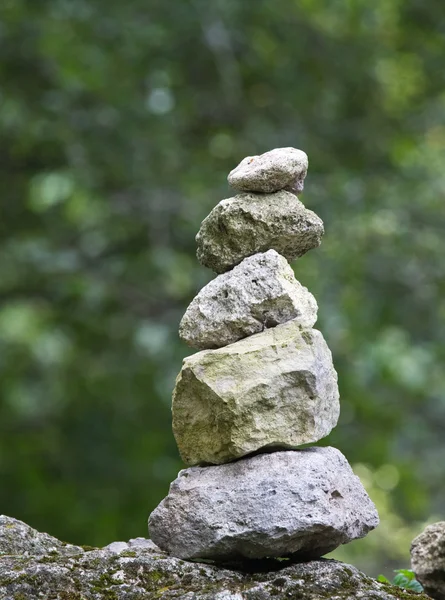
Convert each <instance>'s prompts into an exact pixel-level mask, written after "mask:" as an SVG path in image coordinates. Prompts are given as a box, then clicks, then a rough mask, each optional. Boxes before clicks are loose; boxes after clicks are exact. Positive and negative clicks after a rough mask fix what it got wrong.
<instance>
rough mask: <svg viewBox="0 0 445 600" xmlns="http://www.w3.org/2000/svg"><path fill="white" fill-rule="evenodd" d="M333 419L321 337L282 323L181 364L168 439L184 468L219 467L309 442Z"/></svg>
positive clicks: (331, 384)
mask: <svg viewBox="0 0 445 600" xmlns="http://www.w3.org/2000/svg"><path fill="white" fill-rule="evenodd" d="M339 412H340V405H339V393H338V387H337V373H336V372H335V370H334V367H333V364H332V355H331V352H330V350H329V348H328V346H327V344H326V342H325V341H324V339H323V336H322V334H321V333H320V332H319V331H317V330H315V329H304V330H300V327H299V324H298V322H297V321H288V322H287V323H284V324H282V325H277V326H276V327H274V328H272V329H267V330H266V331H264V332H263V333H258V334H256V335H253V336H251V337H248V338H245V339H244V340H240V341H239V342H236V343H235V344H231V345H230V346H226V347H224V348H219V349H218V350H203V351H201V352H198V353H196V354H194V355H192V356H189V357H188V358H186V359H185V360H184V364H183V367H182V370H181V372H180V374H179V376H178V378H177V380H176V387H175V390H174V392H173V433H174V435H175V438H176V442H177V444H178V448H179V452H180V454H181V457H182V459H183V461H184V462H185V463H186V464H187V465H196V464H209V463H210V464H220V463H224V462H228V461H231V460H234V459H237V458H240V457H241V456H244V455H246V454H249V453H251V452H256V451H258V450H264V449H266V448H296V447H297V446H300V445H302V444H308V443H312V442H316V441H318V440H320V439H321V438H323V437H325V436H326V435H328V434H329V433H330V431H331V430H332V429H333V428H334V427H335V425H336V424H337V421H338V416H339Z"/></svg>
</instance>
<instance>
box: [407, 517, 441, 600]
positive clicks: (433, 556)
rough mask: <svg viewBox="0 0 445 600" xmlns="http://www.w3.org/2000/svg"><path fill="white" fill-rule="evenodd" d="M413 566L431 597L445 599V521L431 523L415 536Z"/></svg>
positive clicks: (412, 548) (412, 555) (412, 549)
mask: <svg viewBox="0 0 445 600" xmlns="http://www.w3.org/2000/svg"><path fill="white" fill-rule="evenodd" d="M411 568H412V570H413V571H414V573H415V574H416V578H417V579H418V581H420V583H421V584H422V585H423V587H424V588H425V592H426V593H427V594H428V595H429V596H431V598H435V599H436V600H445V521H439V522H438V523H434V524H433V525H429V526H428V527H427V528H426V529H425V531H423V532H422V533H421V534H420V535H418V536H417V537H416V538H415V540H414V541H413V543H412V545H411Z"/></svg>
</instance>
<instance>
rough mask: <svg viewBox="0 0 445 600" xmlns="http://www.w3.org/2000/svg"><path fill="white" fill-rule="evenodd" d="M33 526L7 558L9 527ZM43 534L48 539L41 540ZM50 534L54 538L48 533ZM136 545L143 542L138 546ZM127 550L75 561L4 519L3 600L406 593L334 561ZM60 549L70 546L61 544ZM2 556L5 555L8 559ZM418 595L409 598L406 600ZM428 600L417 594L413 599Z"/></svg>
mask: <svg viewBox="0 0 445 600" xmlns="http://www.w3.org/2000/svg"><path fill="white" fill-rule="evenodd" d="M16 528H19V529H23V530H25V529H27V530H28V535H27V536H25V539H29V540H34V542H31V544H30V545H29V546H27V545H26V543H25V544H23V546H22V548H21V552H20V554H19V555H13V554H9V553H8V555H5V554H6V553H5V550H7V549H8V548H9V546H7V547H5V546H4V545H3V542H4V539H5V536H4V533H5V531H4V530H5V529H6V530H11V529H16ZM40 536H42V538H44V539H43V541H42V542H41V541H40V539H39V538H40ZM47 537H49V536H47ZM135 542H136V543H135ZM116 543H119V544H121V548H122V549H121V550H119V551H113V552H111V551H109V550H108V549H106V548H104V549H102V550H92V551H88V552H84V551H83V550H82V549H79V553H78V554H77V555H73V556H66V555H64V554H63V553H61V552H60V551H57V552H56V551H48V553H47V554H46V555H45V554H43V555H42V554H37V555H34V554H33V548H34V547H36V546H37V547H40V548H43V547H45V544H46V541H45V534H40V533H38V532H37V531H34V530H33V529H31V528H30V527H28V526H27V525H25V524H24V523H20V522H18V521H16V520H15V519H7V518H3V520H2V521H0V598H1V599H2V600H38V599H40V600H50V599H53V600H56V599H57V600H156V599H159V598H162V599H163V600H170V599H173V598H174V599H178V600H179V599H181V600H269V599H270V598H274V599H275V600H285V599H286V600H287V599H289V598H295V599H296V598H298V599H299V600H328V599H329V600H354V599H360V600H397V599H400V598H401V596H400V592H401V590H400V588H395V587H392V586H389V585H385V584H381V583H378V582H377V581H375V580H374V579H371V578H370V577H367V576H366V575H364V574H363V573H360V572H359V571H357V569H355V568H354V567H352V566H350V565H346V564H343V563H340V562H337V561H335V560H317V561H313V562H308V563H302V564H291V563H290V562H289V561H283V562H272V561H270V562H267V563H266V562H262V563H259V564H258V565H257V566H256V567H255V568H254V569H252V567H250V569H249V570H246V569H244V570H243V568H242V567H243V566H242V565H237V570H235V571H233V570H230V569H227V568H224V569H222V568H220V567H216V566H212V565H207V564H201V563H197V564H196V563H190V562H185V561H183V560H180V559H177V558H172V557H169V556H168V555H167V554H165V553H164V552H162V551H161V550H160V549H159V548H157V547H156V546H155V545H154V544H153V543H152V542H150V541H149V540H142V539H140V538H138V540H133V542H130V543H128V544H126V543H125V542H115V543H114V544H116ZM56 547H57V548H62V547H64V546H63V543H62V542H58V544H57V545H56ZM2 552H3V556H2ZM405 597H406V598H408V597H410V598H411V596H410V595H409V596H408V595H406V596H404V598H405ZM414 598H416V599H417V600H428V598H427V596H424V595H416V596H413V600H414Z"/></svg>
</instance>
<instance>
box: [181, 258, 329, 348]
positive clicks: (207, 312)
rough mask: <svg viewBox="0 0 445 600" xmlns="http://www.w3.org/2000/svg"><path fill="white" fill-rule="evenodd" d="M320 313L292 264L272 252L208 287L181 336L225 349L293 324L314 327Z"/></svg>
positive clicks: (198, 345)
mask: <svg viewBox="0 0 445 600" xmlns="http://www.w3.org/2000/svg"><path fill="white" fill-rule="evenodd" d="M317 309H318V307H317V302H316V300H315V298H314V297H313V295H312V294H311V293H310V292H309V291H308V290H307V289H306V288H305V287H303V286H302V285H301V284H300V283H299V282H298V281H297V280H296V279H295V275H294V272H293V270H292V269H291V267H290V265H289V263H288V262H287V260H286V259H285V258H284V257H283V256H280V255H279V254H278V253H277V252H275V250H268V251H267V252H265V253H261V254H254V255H253V256H250V257H248V258H245V259H244V260H243V261H242V262H241V263H240V264H239V265H237V266H236V267H235V268H234V269H232V270H231V271H229V272H228V273H223V274H222V275H218V277H216V278H215V279H214V280H213V281H211V282H210V283H209V284H207V285H206V286H205V287H204V288H203V289H202V290H201V291H200V292H199V294H198V295H197V296H196V298H195V299H194V300H193V302H192V303H191V304H190V306H189V307H188V309H187V311H186V313H185V315H184V317H183V318H182V321H181V324H180V326H179V335H180V337H181V338H182V339H183V340H184V341H185V342H186V343H187V344H189V345H190V346H192V347H193V348H199V349H201V350H202V349H207V348H220V347H222V346H227V345H228V344H232V343H233V342H236V341H237V340H240V339H242V338H245V337H248V336H250V335H253V334H254V333H259V332H261V331H263V330H264V329H266V328H270V327H275V326H276V325H278V324H279V323H285V322H286V321H289V320H291V319H294V320H295V321H297V322H298V324H299V325H300V326H301V327H304V328H310V327H312V326H313V325H314V323H315V321H316V320H317Z"/></svg>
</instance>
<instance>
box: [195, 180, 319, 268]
mask: <svg viewBox="0 0 445 600" xmlns="http://www.w3.org/2000/svg"><path fill="white" fill-rule="evenodd" d="M323 233H324V228H323V221H322V220H321V219H320V217H318V216H317V215H316V214H315V213H314V212H312V211H311V210H308V209H307V208H305V206H304V204H303V203H302V202H300V200H298V198H297V197H296V196H294V194H292V193H290V192H286V191H280V192H276V193H274V194H254V193H246V194H239V195H238V196H234V197H233V198H226V199H225V200H221V202H220V203H219V204H217V205H216V206H215V208H214V209H213V210H212V211H211V212H210V214H209V215H208V216H207V217H206V218H205V219H204V221H203V222H202V223H201V228H200V230H199V232H198V235H197V236H196V241H197V244H198V249H197V257H198V260H199V262H200V263H201V264H202V265H204V266H205V267H209V268H210V269H212V270H213V271H215V272H216V273H224V272H225V271H228V270H230V269H232V268H233V267H234V266H235V265H237V264H239V263H240V262H241V261H242V260H243V259H245V258H247V257H248V256H252V254H257V253H258V252H266V251H267V250H271V249H273V250H276V251H277V252H278V253H279V254H281V255H282V256H284V257H285V258H286V259H287V260H289V261H292V260H294V259H295V258H298V257H299V256H302V255H303V254H305V253H306V252H308V251H309V250H311V249H312V248H317V247H318V246H319V245H320V243H321V238H322V236H323Z"/></svg>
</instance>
